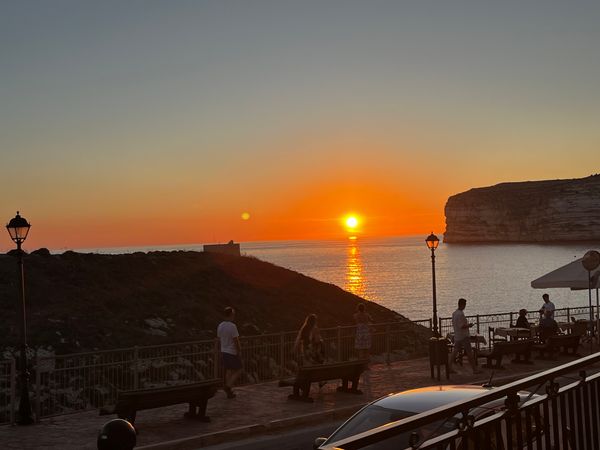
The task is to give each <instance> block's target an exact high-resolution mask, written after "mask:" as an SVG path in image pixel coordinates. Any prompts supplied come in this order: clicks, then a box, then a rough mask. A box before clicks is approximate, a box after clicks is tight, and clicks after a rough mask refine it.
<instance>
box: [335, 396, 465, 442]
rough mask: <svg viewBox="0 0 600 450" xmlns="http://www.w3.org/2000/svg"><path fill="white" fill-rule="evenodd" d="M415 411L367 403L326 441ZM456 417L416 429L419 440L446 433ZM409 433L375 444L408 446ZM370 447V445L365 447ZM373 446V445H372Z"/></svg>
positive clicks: (401, 417)
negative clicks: (367, 404)
mask: <svg viewBox="0 0 600 450" xmlns="http://www.w3.org/2000/svg"><path fill="white" fill-rule="evenodd" d="M415 414H416V413H415V412H412V411H399V410H397V409H390V408H383V407H381V406H377V405H369V406H367V407H366V408H364V409H363V410H362V411H360V412H359V413H358V414H357V415H356V416H354V417H353V418H351V419H350V420H349V421H348V422H346V423H345V424H344V425H343V426H342V427H341V428H340V429H339V430H337V431H336V432H335V433H334V434H332V435H331V436H330V437H329V439H327V443H328V444H329V443H332V442H336V441H339V440H341V439H345V438H347V437H350V436H354V435H355V434H358V433H362V432H363V431H367V430H371V429H373V428H377V427H380V426H381V425H385V424H386V423H390V422H395V421H397V420H401V419H404V418H406V417H410V416H414V415H415ZM455 424H456V419H454V418H450V419H448V420H444V421H437V422H435V423H431V424H428V425H427V426H426V427H423V428H420V429H419V430H418V431H417V434H418V436H419V441H421V440H423V439H429V438H431V437H432V436H435V435H438V434H443V433H446V432H448V431H450V430H452V429H454V428H455V426H456V425H455ZM410 434H411V433H403V434H402V435H398V436H394V437H393V438H390V439H386V440H385V441H383V442H379V443H378V444H377V447H376V448H378V449H382V450H383V449H386V448H394V449H396V448H400V447H399V445H404V447H402V448H405V447H408V446H409V443H408V439H409V437H410ZM366 448H367V449H368V448H371V446H369V447H366ZM373 448H375V447H373Z"/></svg>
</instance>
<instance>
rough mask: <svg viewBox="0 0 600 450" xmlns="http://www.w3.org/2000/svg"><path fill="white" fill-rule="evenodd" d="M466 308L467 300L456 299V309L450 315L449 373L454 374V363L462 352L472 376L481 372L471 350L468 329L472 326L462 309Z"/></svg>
mask: <svg viewBox="0 0 600 450" xmlns="http://www.w3.org/2000/svg"><path fill="white" fill-rule="evenodd" d="M466 306H467V300H465V299H464V298H459V299H458V309H457V310H456V311H454V312H453V313H452V327H453V328H454V349H453V350H452V355H450V373H453V372H454V373H456V371H455V370H454V361H455V360H456V356H457V355H458V352H459V351H461V350H464V352H465V354H466V355H467V358H468V360H469V363H470V364H471V368H472V369H473V373H474V374H478V373H481V370H479V369H478V368H477V366H476V365H475V357H474V356H473V350H472V349H471V335H470V333H469V329H470V328H471V327H472V326H473V324H472V323H469V322H468V320H467V318H466V317H465V313H464V309H465V307H466Z"/></svg>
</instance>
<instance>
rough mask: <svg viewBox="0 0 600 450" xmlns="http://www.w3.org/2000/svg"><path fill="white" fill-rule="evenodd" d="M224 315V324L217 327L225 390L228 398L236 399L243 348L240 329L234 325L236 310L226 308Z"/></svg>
mask: <svg viewBox="0 0 600 450" xmlns="http://www.w3.org/2000/svg"><path fill="white" fill-rule="evenodd" d="M224 315H225V317H224V320H223V322H221V323H220V324H219V326H218V327H217V337H218V338H219V342H220V344H221V357H222V359H223V368H224V369H225V382H224V384H225V386H224V387H223V390H224V391H225V393H226V394H227V398H235V394H234V392H233V390H232V387H233V385H234V384H235V382H236V380H237V379H238V377H239V376H240V375H241V374H242V359H241V352H242V347H241V345H240V333H238V329H237V327H236V325H235V323H233V320H234V319H235V309H233V308H232V307H231V306H228V307H226V308H225V310H224Z"/></svg>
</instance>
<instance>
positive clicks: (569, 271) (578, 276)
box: [531, 258, 600, 289]
mask: <svg viewBox="0 0 600 450" xmlns="http://www.w3.org/2000/svg"><path fill="white" fill-rule="evenodd" d="M582 260H583V258H579V259H576V260H575V261H573V262H570V263H569V264H567V265H564V266H562V267H559V268H558V269H556V270H553V271H552V272H548V273H547V274H546V275H542V276H541V277H539V278H536V279H535V280H533V281H532V282H531V287H532V288H534V289H550V288H571V289H587V288H588V271H587V270H585V267H583V264H582ZM599 278H600V267H598V268H597V269H596V270H593V271H592V288H597V287H599V286H598V281H599Z"/></svg>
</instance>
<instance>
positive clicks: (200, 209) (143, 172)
mask: <svg viewBox="0 0 600 450" xmlns="http://www.w3.org/2000/svg"><path fill="white" fill-rule="evenodd" d="M574 1H575V2H576V3H577V6H576V7H573V6H572V4H573V3H572V2H569V3H568V4H567V3H564V4H560V3H556V4H552V5H546V6H540V5H526V4H522V5H519V8H515V7H514V5H511V4H510V2H495V3H492V2H490V3H480V4H477V5H475V4H473V5H470V6H469V7H466V6H465V5H463V6H460V5H458V6H457V5H454V4H451V3H450V2H447V4H446V3H444V2H441V3H440V4H439V5H437V6H436V8H431V7H430V5H427V4H426V2H380V3H378V4H377V6H376V7H374V6H373V4H372V3H371V2H350V3H348V2H337V1H335V0H334V1H331V2H260V1H258V2H233V3H232V2H221V1H210V0H208V1H203V2H187V3H186V2H183V3H178V4H177V6H173V4H172V2H168V1H164V2H155V3H154V4H153V7H152V8H147V9H145V10H144V12H143V14H141V13H140V9H139V7H138V6H137V5H135V4H133V3H131V2H117V3H118V5H117V3H109V4H104V3H103V2H96V3H90V2H74V3H69V4H68V5H67V4H60V3H59V4H55V3H54V2H45V3H44V2H41V3H37V4H36V5H35V7H32V6H31V5H29V4H28V3H27V2H12V3H10V4H7V5H6V6H5V7H4V8H3V17H6V18H7V20H6V21H5V23H4V26H3V27H0V48H1V49H2V55H3V59H2V62H3V70H2V71H0V87H1V89H2V108H0V151H1V152H2V153H1V154H2V161H1V162H2V164H1V165H0V206H1V208H0V210H1V211H2V214H4V220H5V222H8V221H9V220H10V219H11V218H12V217H13V216H14V214H15V212H16V211H17V210H20V211H21V213H22V215H23V217H25V218H27V219H28V220H29V221H30V222H31V223H32V225H33V227H32V229H31V233H30V237H29V238H28V240H27V241H26V243H25V248H26V249H35V248H39V247H47V248H50V249H53V250H60V249H79V248H97V247H118V246H138V245H147V246H152V245H161V244H164V245H177V244H193V243H207V242H226V241H229V240H230V239H234V240H236V241H249V240H273V239H324V238H342V237H346V236H347V232H346V230H345V229H344V227H343V225H342V223H341V219H342V217H344V216H345V215H347V214H349V213H355V214H357V215H358V216H359V217H361V218H362V220H361V225H360V230H359V232H360V233H361V235H363V236H382V235H403V234H422V235H424V236H426V235H427V234H429V233H430V232H431V231H434V232H435V233H437V234H438V235H439V236H440V237H441V235H442V233H443V231H444V220H445V219H444V213H443V209H444V205H445V202H446V200H447V198H448V197H449V196H450V195H453V194H456V193H459V192H463V191H465V190H468V189H470V188H472V187H481V186H489V185H494V184H497V183H500V182H506V181H524V180H542V179H556V178H579V177H585V176H588V175H590V174H591V173H594V172H598V170H597V168H595V167H593V161H596V160H597V154H598V147H599V144H600V131H599V127H598V117H600V115H599V109H598V105H600V90H598V88H597V85H598V79H600V46H599V45H597V43H598V42H599V38H600V31H599V30H600V28H599V27H598V26H597V24H598V22H599V21H600V6H598V5H597V4H594V3H590V2H579V1H578V0H574ZM590 161H592V163H590ZM596 165H597V164H596ZM243 212H247V213H249V219H248V220H242V218H241V214H242V213H243ZM11 247H12V243H11V241H10V240H9V237H8V233H6V235H5V238H4V239H3V240H2V239H0V250H3V251H6V250H8V249H10V248H11Z"/></svg>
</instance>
